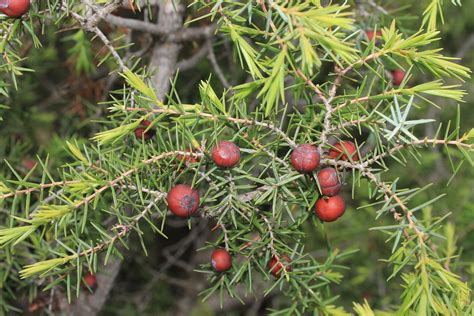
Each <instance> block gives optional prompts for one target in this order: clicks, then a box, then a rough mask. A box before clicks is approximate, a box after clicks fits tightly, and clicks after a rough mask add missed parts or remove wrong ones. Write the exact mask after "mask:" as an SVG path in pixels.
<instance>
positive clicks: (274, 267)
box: [268, 255, 293, 278]
mask: <svg viewBox="0 0 474 316" xmlns="http://www.w3.org/2000/svg"><path fill="white" fill-rule="evenodd" d="M283 260H284V261H286V264H285V263H283ZM268 267H269V269H270V273H271V274H272V275H273V276H274V277H275V278H278V277H280V274H281V271H282V269H283V268H285V269H286V271H288V272H290V271H292V270H293V268H292V267H291V258H290V257H288V256H287V255H283V256H281V257H280V259H278V257H276V256H273V257H272V258H271V259H270V262H269V263H268Z"/></svg>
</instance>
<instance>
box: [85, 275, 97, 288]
mask: <svg viewBox="0 0 474 316" xmlns="http://www.w3.org/2000/svg"><path fill="white" fill-rule="evenodd" d="M83 281H84V284H85V285H87V287H88V288H90V289H91V290H92V291H95V290H96V289H97V277H96V276H95V275H93V274H92V273H90V272H87V273H86V274H85V275H84V276H83Z"/></svg>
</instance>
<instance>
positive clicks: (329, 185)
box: [318, 167, 341, 196]
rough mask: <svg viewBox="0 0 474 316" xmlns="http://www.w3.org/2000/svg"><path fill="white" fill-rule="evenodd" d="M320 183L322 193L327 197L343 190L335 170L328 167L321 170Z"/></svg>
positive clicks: (319, 174) (319, 173)
mask: <svg viewBox="0 0 474 316" xmlns="http://www.w3.org/2000/svg"><path fill="white" fill-rule="evenodd" d="M318 182H319V186H320V187H321V193H322V194H324V195H327V196H333V195H336V194H338V193H339V190H340V189H341V183H340V182H339V178H338V177H337V172H336V169H334V168H330V167H328V168H324V169H321V170H319V172H318Z"/></svg>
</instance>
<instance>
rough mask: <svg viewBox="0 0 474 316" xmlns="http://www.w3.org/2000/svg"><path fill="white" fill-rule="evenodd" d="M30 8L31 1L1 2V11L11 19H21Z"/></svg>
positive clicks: (9, 0)
mask: <svg viewBox="0 0 474 316" xmlns="http://www.w3.org/2000/svg"><path fill="white" fill-rule="evenodd" d="M29 8H30V0H3V1H0V11H1V12H2V13H3V14H5V15H7V16H9V17H11V18H19V17H20V16H22V15H23V14H25V13H26V12H27V11H28V9H29Z"/></svg>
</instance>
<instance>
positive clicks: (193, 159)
mask: <svg viewBox="0 0 474 316" xmlns="http://www.w3.org/2000/svg"><path fill="white" fill-rule="evenodd" d="M185 152H187V153H192V151H191V149H190V148H186V150H185ZM178 160H180V161H181V160H184V162H185V163H196V162H199V159H198V158H197V157H194V156H191V155H181V154H179V155H178Z"/></svg>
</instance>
